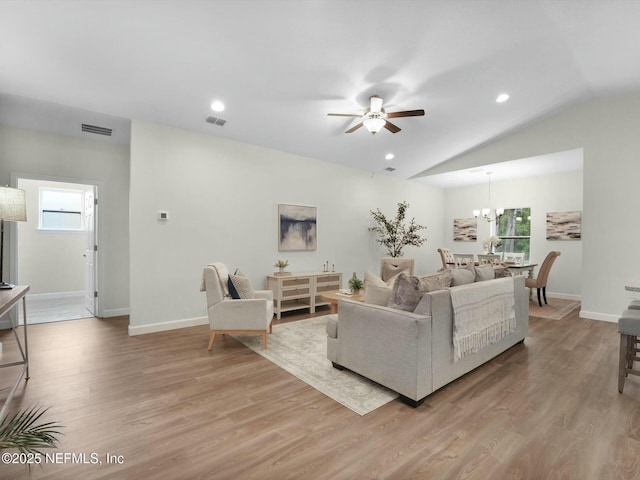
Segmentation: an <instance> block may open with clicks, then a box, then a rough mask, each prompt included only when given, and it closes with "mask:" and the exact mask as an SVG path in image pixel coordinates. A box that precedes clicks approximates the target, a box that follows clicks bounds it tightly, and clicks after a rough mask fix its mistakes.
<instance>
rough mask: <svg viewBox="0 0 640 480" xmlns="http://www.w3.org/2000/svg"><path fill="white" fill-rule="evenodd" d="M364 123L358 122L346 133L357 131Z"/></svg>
mask: <svg viewBox="0 0 640 480" xmlns="http://www.w3.org/2000/svg"><path fill="white" fill-rule="evenodd" d="M362 125H364V124H363V123H362V122H360V123H358V124H357V125H354V126H353V127H351V128H350V129H349V130H347V131H346V132H344V133H353V132H355V131H356V130H357V129H359V128H360V127H361V126H362Z"/></svg>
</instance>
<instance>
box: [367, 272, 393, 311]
mask: <svg viewBox="0 0 640 480" xmlns="http://www.w3.org/2000/svg"><path fill="white" fill-rule="evenodd" d="M398 276H399V274H398V275H395V276H393V277H392V278H390V279H389V280H387V281H386V282H385V281H383V280H382V279H381V278H380V277H378V276H377V275H374V274H373V273H371V272H364V303H371V304H373V305H382V306H387V305H388V304H389V298H390V297H391V289H392V287H393V285H394V283H395V281H396V279H397V278H398Z"/></svg>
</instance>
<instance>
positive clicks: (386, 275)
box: [380, 257, 415, 282]
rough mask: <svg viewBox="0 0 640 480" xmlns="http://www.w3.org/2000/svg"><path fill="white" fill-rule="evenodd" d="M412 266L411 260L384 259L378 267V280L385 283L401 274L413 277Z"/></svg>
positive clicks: (412, 260) (412, 261)
mask: <svg viewBox="0 0 640 480" xmlns="http://www.w3.org/2000/svg"><path fill="white" fill-rule="evenodd" d="M414 264H415V260H414V259H413V258H397V257H384V258H383V259H382V263H381V265H380V278H381V279H382V280H383V281H385V282H386V281H387V280H389V279H390V278H391V277H393V276H395V275H398V274H399V273H402V272H405V273H407V274H409V275H413V267H414Z"/></svg>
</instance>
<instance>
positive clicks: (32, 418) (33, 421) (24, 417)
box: [0, 406, 62, 454]
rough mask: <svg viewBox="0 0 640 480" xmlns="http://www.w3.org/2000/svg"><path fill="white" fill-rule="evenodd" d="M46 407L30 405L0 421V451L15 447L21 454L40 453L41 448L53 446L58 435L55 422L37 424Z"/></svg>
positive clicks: (57, 427)
mask: <svg viewBox="0 0 640 480" xmlns="http://www.w3.org/2000/svg"><path fill="white" fill-rule="evenodd" d="M47 410H48V408H45V409H42V408H39V407H35V406H33V407H30V408H27V409H26V410H20V411H17V412H16V413H15V414H13V416H11V417H9V416H7V417H5V418H3V419H2V421H1V422H0V451H2V450H7V449H11V448H15V449H17V450H18V452H20V453H22V454H42V452H41V451H40V449H41V448H55V447H56V446H57V443H58V439H57V437H56V436H57V435H60V434H61V433H60V428H62V425H60V424H59V423H57V422H45V423H40V424H38V423H37V422H38V420H40V418H41V417H42V416H43V415H44V414H45V413H46V412H47Z"/></svg>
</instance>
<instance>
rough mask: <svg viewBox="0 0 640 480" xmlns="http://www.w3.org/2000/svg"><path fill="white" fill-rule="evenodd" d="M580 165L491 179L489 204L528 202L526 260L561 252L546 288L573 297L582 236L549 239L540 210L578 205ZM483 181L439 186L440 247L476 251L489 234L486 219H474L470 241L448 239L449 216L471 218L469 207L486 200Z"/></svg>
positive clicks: (577, 293) (578, 276) (576, 289)
mask: <svg viewBox="0 0 640 480" xmlns="http://www.w3.org/2000/svg"><path fill="white" fill-rule="evenodd" d="M582 175H583V172H582V170H579V171H574V172H565V173H559V174H553V175H544V176H537V177H529V178H518V179H514V180H509V181H506V182H492V183H491V198H492V207H494V208H495V207H502V208H517V207H531V252H530V258H531V262H532V263H538V265H540V264H541V263H542V261H543V260H544V258H545V257H546V255H547V253H549V251H551V250H557V251H559V252H561V255H560V257H558V258H557V259H556V262H555V263H554V265H553V269H552V273H551V275H550V276H549V284H548V285H547V293H548V294H550V295H557V296H563V297H566V298H576V297H577V298H579V296H580V294H581V282H582V241H581V240H571V241H550V240H547V236H546V214H547V213H548V212H564V211H572V210H582V183H583V181H582ZM487 192H488V184H482V185H474V186H470V187H460V188H449V189H446V190H445V191H444V200H445V201H444V205H445V207H444V222H445V225H444V246H445V247H447V248H450V249H451V250H452V251H454V252H456V253H481V252H482V242H483V240H484V239H486V238H487V237H488V236H489V224H488V223H487V222H486V221H484V220H481V219H478V240H477V241H476V242H454V241H453V219H454V218H470V217H473V214H472V212H473V210H474V209H477V208H482V207H484V206H486V205H487V202H488V200H487V198H488V197H487V195H488V193H487Z"/></svg>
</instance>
